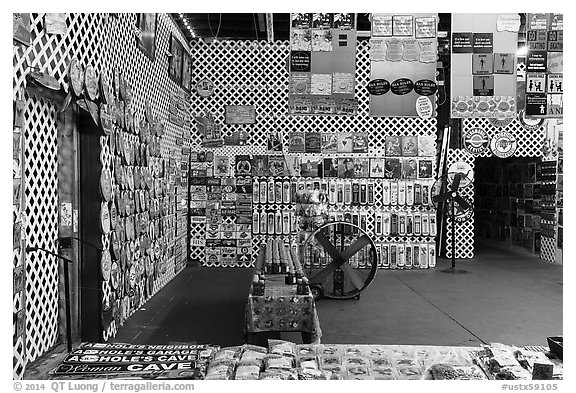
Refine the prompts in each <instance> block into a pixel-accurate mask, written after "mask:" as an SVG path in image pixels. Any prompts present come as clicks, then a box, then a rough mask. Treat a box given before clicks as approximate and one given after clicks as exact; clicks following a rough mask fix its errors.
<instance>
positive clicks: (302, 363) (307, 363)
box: [296, 356, 318, 370]
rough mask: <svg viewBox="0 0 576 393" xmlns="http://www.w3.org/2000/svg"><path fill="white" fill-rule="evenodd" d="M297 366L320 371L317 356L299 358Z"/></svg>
mask: <svg viewBox="0 0 576 393" xmlns="http://www.w3.org/2000/svg"><path fill="white" fill-rule="evenodd" d="M296 365H297V367H298V368H309V369H313V370H318V360H317V359H316V356H298V357H297V358H296Z"/></svg>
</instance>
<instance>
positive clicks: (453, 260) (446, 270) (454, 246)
mask: <svg viewBox="0 0 576 393" xmlns="http://www.w3.org/2000/svg"><path fill="white" fill-rule="evenodd" d="M450 196H451V198H450V199H452V266H451V267H449V268H447V269H442V270H440V271H441V272H442V273H469V271H467V270H462V269H456V224H457V223H456V219H455V218H456V211H455V208H454V199H453V198H454V197H455V196H456V193H455V192H452V194H451V195H450Z"/></svg>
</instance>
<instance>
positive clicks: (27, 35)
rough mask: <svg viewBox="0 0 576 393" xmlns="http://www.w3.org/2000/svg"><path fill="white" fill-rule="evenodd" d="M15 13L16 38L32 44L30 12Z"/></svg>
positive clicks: (21, 41) (14, 34)
mask: <svg viewBox="0 0 576 393" xmlns="http://www.w3.org/2000/svg"><path fill="white" fill-rule="evenodd" d="M12 15H13V34H12V37H13V38H14V40H16V41H18V42H20V43H22V44H24V45H30V42H31V41H32V33H31V32H30V14H20V13H14V14H12Z"/></svg>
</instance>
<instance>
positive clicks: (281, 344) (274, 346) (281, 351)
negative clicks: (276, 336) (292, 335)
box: [268, 340, 296, 356]
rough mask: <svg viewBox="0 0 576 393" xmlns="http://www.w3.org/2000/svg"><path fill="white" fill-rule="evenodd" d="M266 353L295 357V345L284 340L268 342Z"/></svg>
mask: <svg viewBox="0 0 576 393" xmlns="http://www.w3.org/2000/svg"><path fill="white" fill-rule="evenodd" d="M268 353H272V354H276V355H284V356H294V355H296V344H294V343H293V342H290V341H285V340H268Z"/></svg>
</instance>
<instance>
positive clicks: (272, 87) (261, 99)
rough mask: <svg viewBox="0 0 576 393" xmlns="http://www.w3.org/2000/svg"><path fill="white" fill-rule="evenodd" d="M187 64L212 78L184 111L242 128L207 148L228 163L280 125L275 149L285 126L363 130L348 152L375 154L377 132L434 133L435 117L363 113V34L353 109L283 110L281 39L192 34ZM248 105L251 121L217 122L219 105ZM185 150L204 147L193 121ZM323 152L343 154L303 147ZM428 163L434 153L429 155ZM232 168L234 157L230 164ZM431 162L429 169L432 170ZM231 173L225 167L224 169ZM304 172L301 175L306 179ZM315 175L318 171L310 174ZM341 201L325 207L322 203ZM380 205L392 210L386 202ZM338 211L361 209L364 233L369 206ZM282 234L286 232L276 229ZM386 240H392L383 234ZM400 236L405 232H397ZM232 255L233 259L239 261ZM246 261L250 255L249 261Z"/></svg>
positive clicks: (196, 76) (199, 231)
mask: <svg viewBox="0 0 576 393" xmlns="http://www.w3.org/2000/svg"><path fill="white" fill-rule="evenodd" d="M191 50H192V57H193V59H194V67H193V70H192V81H193V82H195V81H198V80H200V79H203V78H208V79H210V80H211V81H212V82H214V84H215V91H214V94H213V95H212V96H211V97H209V98H202V97H200V96H199V95H197V94H192V96H191V107H192V113H193V115H195V116H198V115H203V114H204V113H205V112H210V113H212V114H213V115H214V117H215V122H216V123H219V124H222V134H223V136H229V135H231V134H232V132H233V131H235V130H240V129H244V130H246V131H247V132H248V135H249V137H248V142H247V144H246V145H244V146H224V147H222V148H217V149H210V150H213V151H214V155H216V156H218V155H224V156H229V157H230V159H231V163H232V164H233V163H234V155H237V154H238V155H239V154H267V135H268V132H270V131H281V132H282V133H283V149H284V151H283V153H284V154H286V153H288V150H287V146H288V135H289V134H288V133H289V132H290V131H302V132H308V131H319V132H344V131H346V132H368V153H360V154H359V153H354V154H349V156H354V157H383V156H384V150H385V136H387V135H399V136H401V135H422V136H424V135H426V136H433V137H434V138H435V137H436V119H433V118H432V119H421V118H402V117H371V116H370V115H369V94H368V92H367V90H366V85H367V84H368V81H369V79H370V58H369V47H368V42H367V41H358V43H357V47H356V92H355V93H356V98H357V99H358V102H359V107H358V114H357V115H356V116H329V115H313V116H290V115H288V114H287V112H288V90H289V72H288V66H287V59H288V57H289V54H290V47H289V43H288V42H281V41H277V42H274V43H267V42H261V41H260V42H253V41H247V42H244V41H232V42H231V41H217V42H213V43H210V44H206V43H203V42H198V43H194V44H192V48H191ZM235 104H236V105H254V107H255V110H256V124H254V125H242V126H240V125H230V124H224V106H225V105H235ZM191 146H192V150H195V149H196V150H206V149H204V148H203V147H202V145H201V137H200V135H198V133H197V132H196V130H195V129H194V127H193V128H192V138H191ZM305 154H306V155H310V156H321V157H323V158H324V157H325V158H330V157H337V156H339V157H342V156H347V155H346V154H343V153H339V154H310V153H305ZM432 161H433V162H434V164H435V159H434V158H432ZM231 167H232V168H233V167H234V165H231ZM435 172H436V171H435V168H434V175H435ZM233 175H234V173H233V172H232V176H233ZM274 179H275V180H295V179H291V178H290V177H275V178H274ZM308 179H310V178H307V180H308ZM314 180H320V179H314ZM369 181H372V182H374V184H375V188H374V189H375V198H374V199H375V201H376V206H375V207H376V208H382V206H381V205H380V201H379V198H378V195H379V193H381V189H382V188H381V180H378V179H369ZM253 208H254V210H256V211H260V210H262V209H265V210H273V211H276V210H277V209H282V210H286V209H288V210H293V206H287V205H276V204H255V205H254V206H253ZM338 209H341V208H337V207H334V208H332V207H330V208H329V210H338ZM400 209H401V210H404V211H411V210H412V211H415V210H419V209H421V208H416V207H413V208H400ZM386 210H387V211H393V209H392V208H391V207H390V206H389V207H387V208H386ZM346 211H348V212H355V211H365V212H366V213H368V222H367V228H368V230H369V231H370V232H371V233H372V231H373V228H374V211H375V209H367V208H363V207H349V206H348V207H346ZM204 235H205V226H204V224H192V225H191V227H190V236H191V237H192V238H197V239H202V238H203V237H204ZM284 237H285V238H286V237H288V238H291V237H289V236H284ZM265 239H266V235H253V241H252V250H253V251H252V255H253V257H255V256H256V254H257V250H258V247H259V244H260V243H261V242H263V241H264V240H265ZM388 240H389V241H399V238H390V239H388ZM412 240H413V241H421V242H428V241H429V240H431V239H430V238H428V237H421V238H412V239H411V241H412ZM404 241H406V239H404ZM189 252H190V257H191V258H192V259H199V260H200V261H205V260H206V258H205V249H204V247H201V246H191V247H190V250H189ZM207 265H208V266H220V263H219V262H214V263H208V264H207ZM247 265H248V264H247V263H237V264H236V266H247ZM249 265H250V266H251V265H252V263H250V264H249Z"/></svg>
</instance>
